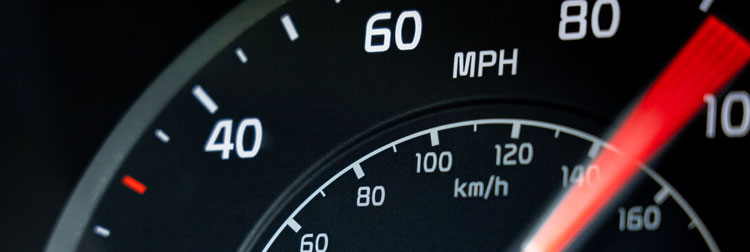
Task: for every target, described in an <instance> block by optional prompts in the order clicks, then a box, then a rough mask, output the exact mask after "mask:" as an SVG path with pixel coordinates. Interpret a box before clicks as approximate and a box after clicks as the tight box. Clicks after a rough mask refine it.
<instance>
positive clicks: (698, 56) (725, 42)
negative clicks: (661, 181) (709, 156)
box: [524, 16, 750, 252]
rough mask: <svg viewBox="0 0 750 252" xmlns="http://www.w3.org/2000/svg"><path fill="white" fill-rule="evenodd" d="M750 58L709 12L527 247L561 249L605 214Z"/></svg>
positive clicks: (747, 49) (737, 39)
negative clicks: (587, 180)
mask: <svg viewBox="0 0 750 252" xmlns="http://www.w3.org/2000/svg"><path fill="white" fill-rule="evenodd" d="M748 59H750V45H749V44H748V41H747V40H745V39H744V38H742V37H741V36H740V35H738V34H737V32H735V31H734V30H732V29H731V28H730V27H729V26H727V25H726V24H725V23H723V22H721V21H720V20H719V19H717V18H716V17H714V16H708V18H707V19H706V20H705V21H704V23H703V24H702V25H701V27H700V28H699V29H698V31H697V32H696V33H695V34H694V35H693V36H692V37H691V38H690V40H689V41H688V42H687V44H685V46H684V47H683V48H682V49H681V50H680V52H679V53H678V54H677V56H676V57H675V58H674V59H673V60H672V62H670V63H669V65H668V66H667V68H666V69H665V70H664V71H663V72H662V73H661V74H660V75H659V77H658V78H657V79H656V81H655V82H654V83H653V85H652V86H651V87H650V88H649V90H648V92H646V94H645V95H644V96H643V98H642V100H641V101H640V102H639V103H638V105H637V106H636V107H635V108H634V109H633V110H632V111H631V113H630V114H628V115H627V117H626V119H625V121H623V124H621V126H620V128H619V129H617V131H615V133H614V135H613V136H612V138H610V142H609V143H610V145H612V146H613V147H615V148H616V149H617V150H619V152H615V151H613V150H610V149H608V148H604V149H603V150H602V152H601V153H600V154H599V155H598V156H597V158H595V159H594V161H593V163H592V164H593V165H597V166H598V167H599V169H600V171H601V173H600V175H601V176H600V177H599V179H598V180H597V181H596V182H595V183H593V184H590V185H588V186H584V187H581V186H576V187H573V188H572V189H570V191H568V192H567V193H566V194H565V196H564V198H562V200H561V201H560V202H559V203H558V204H557V206H555V208H554V210H553V211H552V213H551V214H550V215H549V216H548V217H547V219H546V220H545V222H544V223H543V224H542V226H541V227H540V229H539V230H538V231H537V232H536V233H535V234H534V236H533V237H532V238H531V240H529V242H528V243H527V244H526V246H525V247H524V251H526V252H532V251H561V250H563V249H565V248H566V247H567V246H568V245H569V244H570V243H571V242H572V241H573V239H574V238H575V237H576V236H577V235H578V234H579V233H580V232H581V231H582V230H583V229H584V228H585V227H586V226H587V225H588V224H589V223H590V222H591V221H592V220H593V219H594V218H595V217H596V216H597V215H598V214H599V212H600V211H601V210H602V209H603V208H604V207H605V206H606V204H607V203H608V202H609V201H610V199H612V198H613V197H614V196H616V194H617V193H618V192H619V191H620V189H622V188H623V186H625V185H626V184H627V182H628V181H630V179H631V178H632V177H633V176H634V175H635V174H637V172H638V170H639V165H638V164H639V162H641V161H644V162H645V161H648V160H650V158H651V157H653V155H654V154H655V153H657V152H658V151H659V150H660V149H661V148H662V147H663V146H664V145H665V144H666V143H667V142H668V141H669V140H670V139H671V138H672V136H674V135H675V134H676V133H677V132H678V131H679V130H680V129H681V128H682V127H683V126H684V125H685V124H686V123H688V122H689V121H690V119H691V118H692V117H693V116H694V115H695V114H696V113H697V112H698V111H699V110H700V109H701V107H702V105H703V95H705V94H706V93H715V92H717V91H719V90H720V89H721V88H722V87H723V86H724V85H725V84H726V83H727V82H728V81H729V79H730V78H732V77H733V76H734V75H736V74H737V73H738V72H739V71H740V70H741V69H742V67H743V66H744V65H745V64H746V63H747V62H748Z"/></svg>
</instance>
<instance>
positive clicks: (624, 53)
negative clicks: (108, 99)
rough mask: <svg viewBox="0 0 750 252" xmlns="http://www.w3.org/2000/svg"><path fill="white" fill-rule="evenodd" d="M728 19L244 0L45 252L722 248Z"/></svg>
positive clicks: (663, 10) (89, 177)
mask: <svg viewBox="0 0 750 252" xmlns="http://www.w3.org/2000/svg"><path fill="white" fill-rule="evenodd" d="M736 8H737V7H736V6H731V3H726V2H720V1H716V3H714V2H713V1H701V2H699V1H688V2H685V1H671V2H657V3H649V4H648V5H644V4H639V3H632V2H624V1H622V2H621V1H618V0H597V1H594V0H588V1H584V0H577V1H561V2H550V3H530V2H518V1H515V2H514V1H488V2H475V1H471V2H465V1H457V2H454V1H448V2H435V1H393V2H377V1H346V0H341V1H338V0H337V1H333V0H331V1H328V0H327V1H290V2H277V1H249V2H245V3H242V4H241V5H239V6H238V7H236V8H235V9H234V10H233V11H232V12H230V13H229V14H227V15H226V16H225V17H224V18H223V19H222V20H221V21H219V22H218V23H217V24H216V25H215V26H214V27H213V28H211V29H210V30H209V31H207V32H206V34H204V35H203V36H202V37H201V38H199V39H198V40H196V42H195V43H194V44H193V45H192V46H191V47H190V48H188V49H187V50H186V52H185V53H183V55H182V56H180V57H179V58H177V59H176V60H175V62H174V63H173V64H172V65H170V66H169V67H168V68H167V69H166V70H165V72H164V73H163V74H162V75H160V76H159V77H158V78H157V79H156V81H155V82H154V83H153V84H152V85H151V86H150V88H149V89H148V90H146V91H145V93H144V94H143V95H142V97H141V98H140V99H139V100H138V102H137V103H136V104H135V105H134V106H133V108H131V110H130V111H129V112H128V114H127V115H126V116H125V117H124V119H123V120H122V122H121V123H120V125H118V127H117V128H116V129H115V130H114V131H113V133H112V135H111V136H110V138H109V139H108V140H107V142H105V144H104V146H103V147H102V149H101V151H100V152H99V153H98V154H97V156H96V157H95V158H94V160H93V161H92V163H91V165H90V167H89V168H88V170H87V172H86V174H85V175H84V177H83V178H82V179H81V181H80V182H79V185H78V187H77V189H76V191H75V193H74V194H73V195H72V196H71V198H70V200H69V202H68V205H67V206H66V208H65V211H64V212H63V213H62V215H61V217H60V220H59V222H58V224H57V227H56V229H55V231H54V234H53V235H52V237H51V238H50V241H49V243H48V245H47V250H48V251H100V250H107V251H175V250H177V251H297V250H299V251H300V252H313V251H315V252H324V251H397V250H399V251H406V250H410V251H428V250H431V251H467V250H468V251H498V250H511V251H513V250H525V251H557V250H584V251H613V250H615V251H617V250H622V251H633V250H647V251H663V250H688V251H719V250H720V248H727V247H728V248H732V247H733V246H736V244H738V243H739V240H737V239H736V237H733V236H732V232H731V231H729V230H728V228H729V226H728V225H730V224H741V223H742V221H743V220H741V219H740V214H739V211H736V210H730V211H726V212H724V211H723V210H722V208H724V207H727V206H729V205H736V204H740V203H738V202H736V201H728V200H727V199H728V198H729V197H730V196H729V195H727V194H726V193H727V192H738V191H739V192H743V191H744V190H743V189H741V187H740V186H739V185H741V181H740V178H731V177H729V178H727V176H724V175H722V174H719V173H718V172H715V170H714V169H718V168H719V167H732V168H740V167H744V166H743V165H744V163H743V159H742V155H741V154H742V151H741V150H745V149H746V148H747V147H748V146H749V145H748V141H747V138H746V135H747V133H748V131H749V130H750V96H748V93H747V86H748V85H747V83H748V82H747V77H746V74H744V73H743V70H744V69H745V67H746V63H747V61H748V59H750V45H748V42H747V34H745V33H743V29H746V28H747V27H745V26H744V25H743V22H742V21H743V20H741V19H739V18H742V17H738V16H736V15H733V14H732V13H733V11H734V10H735V9H736ZM735 200H736V199H735ZM730 202H732V203H730Z"/></svg>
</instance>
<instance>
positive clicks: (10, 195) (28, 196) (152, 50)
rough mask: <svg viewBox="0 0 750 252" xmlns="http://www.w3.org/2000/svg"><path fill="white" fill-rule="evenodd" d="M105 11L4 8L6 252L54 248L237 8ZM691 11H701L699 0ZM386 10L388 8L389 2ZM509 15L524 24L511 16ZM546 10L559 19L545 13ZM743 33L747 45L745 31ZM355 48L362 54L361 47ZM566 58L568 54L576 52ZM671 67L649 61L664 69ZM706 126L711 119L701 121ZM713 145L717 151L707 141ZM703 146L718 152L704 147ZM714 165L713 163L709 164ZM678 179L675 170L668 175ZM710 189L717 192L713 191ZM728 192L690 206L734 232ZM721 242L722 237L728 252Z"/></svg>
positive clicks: (728, 187)
mask: <svg viewBox="0 0 750 252" xmlns="http://www.w3.org/2000/svg"><path fill="white" fill-rule="evenodd" d="M97 4H98V5H97ZM97 4H92V3H73V4H71V3H66V4H64V5H60V4H40V5H37V3H33V2H22V3H18V4H15V3H14V5H17V6H14V7H15V8H4V9H3V11H4V12H6V11H7V12H8V15H3V18H4V20H3V21H4V22H3V24H4V25H9V27H10V28H11V29H10V31H13V32H10V34H18V36H7V37H4V41H3V42H2V43H3V44H2V45H3V48H2V50H3V51H2V53H3V56H4V57H3V58H2V59H1V60H0V62H1V63H2V64H3V65H2V75H0V77H2V88H3V90H2V93H0V94H2V98H3V99H2V102H3V104H2V105H3V106H2V107H3V108H2V109H3V116H4V117H5V118H8V120H7V122H6V123H4V124H3V125H2V129H3V130H4V132H7V133H6V134H7V137H8V139H9V141H4V142H3V144H2V145H0V146H2V148H3V149H2V153H3V156H2V157H3V159H4V160H3V161H2V162H3V168H2V171H3V172H4V173H6V174H5V175H6V176H5V177H6V178H7V179H6V181H5V182H4V183H2V190H1V191H2V192H3V193H5V196H4V199H3V203H2V209H1V210H0V211H1V212H0V221H1V222H0V223H1V224H2V225H0V226H1V229H0V232H2V233H0V235H1V236H2V237H3V238H2V239H3V242H2V243H0V246H2V247H0V248H1V250H3V251H19V250H39V249H41V248H42V247H43V243H44V241H45V240H46V237H47V235H48V234H49V230H50V228H51V227H52V224H53V223H54V220H55V218H56V216H57V213H58V211H59V210H60V208H61V206H62V204H63V203H64V200H65V199H66V197H67V194H68V193H69V192H70V190H71V189H72V187H73V186H74V184H75V181H76V179H77V178H78V176H79V175H80V173H81V171H82V169H83V168H84V167H85V165H86V163H87V162H88V160H90V158H91V156H92V155H93V153H94V152H95V150H96V149H97V148H98V145H99V144H100V143H101V142H102V141H103V138H104V137H105V136H106V134H107V133H108V132H109V129H111V128H112V127H113V126H114V124H115V123H116V122H117V120H118V119H119V117H120V116H121V115H122V114H123V113H124V111H125V110H126V109H127V107H128V106H129V104H130V103H131V102H132V101H133V100H134V99H135V97H136V96H137V95H138V94H139V92H140V91H141V90H142V89H143V87H145V85H146V84H148V83H149V82H150V80H151V79H152V78H153V77H154V76H155V75H156V74H157V73H158V72H159V71H161V69H162V68H163V66H165V65H166V64H167V63H168V62H169V61H170V60H171V59H172V58H173V57H174V56H175V55H177V54H178V53H179V52H180V51H181V50H182V49H183V48H184V47H185V46H186V45H187V44H188V43H189V42H190V41H192V39H193V38H195V37H196V36H198V35H199V34H200V33H201V32H202V31H203V30H204V29H205V28H206V27H208V25H210V24H211V23H212V22H213V21H215V20H216V19H218V17H220V16H221V15H222V14H223V13H224V12H226V11H227V10H229V9H230V8H231V7H232V6H233V5H234V3H221V4H218V5H217V4H216V3H212V4H208V3H202V4H186V3H184V2H180V4H179V5H178V4H177V3H163V4H161V3H160V4H159V5H158V6H153V5H151V4H137V3H128V4H127V5H125V6H123V5H122V4H120V3H106V4H104V5H103V6H102V3H97ZM175 6H180V7H177V8H175ZM690 6H697V3H696V4H693V5H690ZM382 9H388V8H387V7H385V6H384V7H383V8H382ZM398 9H401V8H398ZM712 9H713V10H720V11H721V12H722V13H724V15H725V16H734V17H742V16H737V15H732V14H733V13H732V12H739V10H740V9H741V8H736V7H734V8H733V7H723V8H722V3H721V2H720V3H716V4H715V5H714V6H713V7H712ZM394 10H395V9H394ZM682 11H685V13H687V11H690V13H695V10H694V8H693V7H691V8H690V9H685V10H682V9H679V8H678V9H674V10H673V13H668V14H666V15H665V13H663V12H659V13H652V14H653V15H654V16H660V17H661V19H665V22H668V23H669V24H672V25H674V27H676V30H668V31H666V32H670V33H676V34H681V35H679V36H682V39H679V38H678V39H675V41H681V40H684V39H685V38H686V36H688V35H689V30H690V28H689V27H694V26H695V24H692V25H686V24H685V23H684V22H683V21H681V20H679V18H678V16H679V15H670V14H674V13H681V12H682ZM504 14H509V16H513V15H512V13H504ZM547 14H549V13H545V14H544V15H547ZM695 15H700V14H695ZM364 18H366V17H360V19H362V20H358V21H362V23H363V20H364ZM527 18H528V16H527ZM5 19H7V20H5ZM667 19H671V20H667ZM512 20H515V19H510V18H509V20H506V21H512ZM526 20H532V21H533V20H535V19H533V18H529V19H526ZM732 21H735V22H736V21H738V20H737V19H733V20H732ZM631 22H637V21H631ZM730 23H731V22H730ZM736 27H749V26H742V25H738V26H736ZM744 35H745V36H746V37H747V34H746V33H745V34H744ZM649 36H650V35H644V38H643V39H644V41H640V42H641V44H635V45H633V44H630V45H622V46H623V47H622V48H623V49H625V48H627V46H632V47H637V48H640V49H642V50H643V51H644V54H647V53H648V52H652V50H653V51H657V52H660V53H662V54H663V55H671V54H673V53H674V51H675V50H676V48H677V47H676V46H675V45H674V44H669V45H668V46H664V47H663V48H659V47H657V48H652V49H648V50H647V49H646V48H647V47H648V45H653V43H652V42H654V41H649ZM358 37H361V36H358ZM423 39H427V38H426V37H423ZM468 41H469V40H467V43H466V45H465V48H466V49H465V50H474V49H492V48H493V47H494V45H491V44H488V45H476V44H472V43H469V42H468ZM6 43H7V46H6ZM667 44H668V43H667ZM356 45H357V46H360V45H359V42H358V43H357V44H356ZM485 47H487V48H485ZM105 52H111V53H112V55H115V56H113V57H107V54H106V53H105ZM561 54H562V55H564V54H565V52H564V51H563V52H561ZM568 56H569V55H568ZM636 56H637V55H633V58H637V57H636ZM587 57H588V56H586V57H583V58H577V57H572V58H576V61H581V62H587V61H589V60H590V59H589V58H587ZM591 57H593V56H591ZM638 63H639V62H637V61H636V60H634V59H631V60H624V61H623V62H622V65H621V67H629V66H630V65H633V64H638ZM664 63H665V62H646V63H645V64H651V65H656V66H658V65H663V64H664ZM649 69H653V72H652V73H651V74H652V75H653V74H655V73H656V72H658V71H659V67H649ZM444 71H447V70H444ZM646 76H650V75H649V74H643V75H639V76H638V78H647V77H646ZM746 76H747V74H745V75H743V76H741V77H740V81H739V82H740V83H739V84H738V85H736V86H735V88H733V89H736V88H737V87H745V89H747V88H746V87H747V84H743V83H748V81H747V79H748V78H747V77H746ZM618 77H622V78H626V79H627V78H634V77H630V76H618ZM582 78H583V79H586V78H587V77H586V76H582ZM566 88H576V89H577V90H579V91H581V92H582V93H581V97H579V98H580V99H585V98H586V96H587V94H591V93H596V92H599V91H602V90H604V89H609V88H612V87H611V86H606V85H604V86H599V87H596V88H600V89H599V90H595V89H590V87H589V86H586V85H582V86H580V87H566ZM615 88H616V87H615ZM628 89H631V91H630V94H632V93H633V92H636V91H638V89H637V88H635V89H632V87H630V88H628ZM609 92H613V91H611V90H610V91H609ZM550 93H554V92H550ZM613 103H616V102H613ZM611 106H614V107H618V106H621V105H611ZM6 110H7V112H6ZM604 117H606V115H604ZM697 118H702V117H701V115H699V116H698V117H697ZM607 119H611V118H607ZM702 126H703V125H702V120H699V119H697V120H696V122H694V123H693V124H692V125H691V127H690V128H689V129H688V131H686V132H685V133H683V135H687V134H690V136H700V135H701V133H702V129H703V128H702ZM701 140H702V139H701ZM716 142H718V141H714V142H710V141H705V140H702V141H693V140H684V139H680V140H678V141H677V144H678V145H679V146H678V147H674V148H675V149H681V150H684V151H685V152H689V153H691V154H692V153H700V152H701V151H703V150H705V149H710V150H713V151H712V152H709V153H706V154H704V155H706V156H720V155H722V154H724V155H726V153H722V152H721V150H722V149H721V148H716V147H723V148H726V147H727V145H726V144H725V142H721V144H716ZM711 143H714V144H715V145H714V146H711V145H706V144H711ZM744 143H747V142H746V141H745V142H744ZM680 146H691V147H692V148H691V147H680ZM697 146H710V147H714V148H701V149H699V150H696V149H695V148H698V147H697ZM732 146H739V147H742V146H743V145H739V144H733V145H732ZM744 146H746V144H745V145H744ZM6 157H7V158H6ZM682 157H683V156H679V155H673V156H666V157H664V158H661V159H659V161H660V162H663V163H665V164H668V163H670V162H671V163H673V164H675V163H676V164H675V165H672V167H680V166H681V165H684V164H685V162H684V161H682V160H681V158H682ZM705 160H709V159H705ZM737 160H738V159H734V160H729V161H726V163H725V165H722V167H727V166H732V165H733V166H734V168H732V171H730V172H734V171H733V170H737V169H738V167H740V165H738V164H739V162H737ZM701 162H707V161H701ZM688 164H691V165H695V164H693V163H688ZM704 166H705V167H708V164H704ZM675 170H676V171H673V172H671V174H672V175H671V176H669V177H668V179H669V180H670V182H673V183H674V184H675V186H676V187H677V188H678V189H679V190H681V191H683V192H684V194H686V195H691V197H694V198H700V199H708V198H710V195H711V194H710V193H714V192H722V191H728V192H744V191H745V190H743V189H741V188H740V187H736V186H735V185H736V183H735V184H732V183H731V182H741V181H739V179H738V178H730V183H727V182H721V181H720V180H721V179H725V178H726V177H725V176H724V175H726V174H723V173H719V172H707V174H706V173H703V172H699V171H701V169H685V170H679V169H678V168H675ZM686 171H693V172H695V173H687V172H686ZM683 172H685V173H683ZM667 173H668V174H669V171H667ZM687 174H690V175H687ZM695 177H704V178H707V179H706V181H707V182H705V183H706V184H707V186H702V187H696V188H693V187H692V186H691V184H692V183H694V181H691V179H692V178H695ZM680 181H682V182H680ZM678 183H679V184H678ZM717 187H719V188H717ZM700 188H708V189H710V190H709V191H704V190H701V189H700ZM729 196H732V195H728V196H722V197H723V198H722V199H721V200H713V201H711V200H690V199H691V198H690V197H688V200H689V201H690V202H691V203H692V204H693V205H694V206H695V207H696V210H698V211H699V214H701V217H703V218H704V220H706V222H708V224H709V228H712V229H711V230H712V231H713V232H715V233H727V232H728V227H729V226H730V224H731V223H733V222H732V218H731V216H741V215H739V214H738V212H739V210H732V209H731V208H730V209H729V210H727V211H729V213H731V214H726V215H722V211H719V210H717V209H716V208H715V207H714V206H712V205H711V204H712V203H710V202H722V203H731V202H733V201H732V199H731V198H730V197H729ZM702 202H703V203H702ZM706 202H709V203H706ZM724 210H726V209H724ZM711 223H716V224H714V226H719V227H712V226H711ZM740 223H744V222H740ZM722 229H726V231H722ZM724 237H726V236H724ZM721 239H722V238H717V241H719V242H720V243H719V244H720V245H722V243H721V242H722V240H721ZM724 239H725V240H724V242H727V243H728V244H731V242H732V241H731V240H729V239H731V238H724ZM6 240H7V242H6ZM6 246H7V247H6Z"/></svg>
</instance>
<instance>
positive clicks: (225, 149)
mask: <svg viewBox="0 0 750 252" xmlns="http://www.w3.org/2000/svg"><path fill="white" fill-rule="evenodd" d="M232 125H233V124H232V119H223V120H219V121H218V122H216V125H214V129H213V130H211V135H210V136H209V137H208V141H206V146H205V148H204V150H205V151H206V152H214V151H221V159H224V160H226V159H229V153H230V152H231V151H232V150H235V151H236V152H237V156H239V157H240V158H252V157H255V155H257V154H258V150H260V143H261V141H262V140H263V127H262V126H261V125H260V120H258V118H245V119H243V120H242V121H241V122H240V124H239V125H238V126H237V135H235V138H234V143H232ZM248 127H253V129H254V131H255V141H253V145H252V147H250V150H246V149H245V144H244V140H245V130H246V129H247V128H248ZM219 135H223V138H222V142H221V143H217V140H219Z"/></svg>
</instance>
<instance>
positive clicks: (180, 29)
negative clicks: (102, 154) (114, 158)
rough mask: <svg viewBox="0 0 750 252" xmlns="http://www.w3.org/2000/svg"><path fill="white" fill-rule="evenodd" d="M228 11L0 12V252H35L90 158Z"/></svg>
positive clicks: (42, 7) (4, 8) (149, 5)
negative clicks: (145, 93)
mask: <svg viewBox="0 0 750 252" xmlns="http://www.w3.org/2000/svg"><path fill="white" fill-rule="evenodd" d="M237 3H238V1H46V0H41V1H36V0H32V1H24V0H10V1H3V3H2V4H0V28H2V39H0V115H2V118H3V119H2V120H0V121H2V123H0V130H2V132H3V140H2V141H0V159H2V160H0V172H1V173H2V183H0V192H2V195H3V196H2V198H1V199H0V251H41V250H42V249H43V248H44V244H45V243H46V241H47V238H48V236H49V235H50V232H51V231H52V227H53V225H54V224H55V221H56V220H57V217H58V215H59V214H60V211H61V210H62V207H63V204H64V203H65V201H66V200H67V198H68V194H69V193H71V192H72V190H73V188H74V186H75V185H76V183H77V181H78V179H79V176H81V174H82V173H83V171H84V169H85V168H86V166H87V165H88V162H89V161H91V159H92V158H93V155H94V153H95V152H96V151H97V149H98V148H99V147H100V145H101V144H102V143H103V142H104V139H105V137H106V136H107V134H109V133H110V131H111V130H112V128H114V126H115V124H116V123H117V122H118V121H119V120H120V118H121V117H122V116H123V115H124V114H125V111H126V110H127V109H128V108H129V107H130V105H132V103H133V102H134V101H135V99H136V98H137V97H138V95H140V93H141V92H142V91H143V89H145V87H146V86H147V85H148V84H149V83H151V81H153V79H154V78H155V77H156V75H157V74H159V72H161V71H162V70H164V68H165V66H166V65H167V64H169V63H170V61H172V60H173V59H174V58H175V57H177V55H179V54H180V53H181V52H182V50H184V49H185V47H187V46H188V44H189V43H190V42H192V41H193V40H194V39H195V38H197V37H198V36H199V35H200V34H201V33H203V32H204V31H205V29H207V28H208V27H209V26H210V25H211V24H213V23H214V22H215V21H217V20H218V19H219V18H220V17H221V16H223V15H224V14H226V12H228V11H229V10H230V9H231V8H233V7H234V6H235V5H236V4H237Z"/></svg>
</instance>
